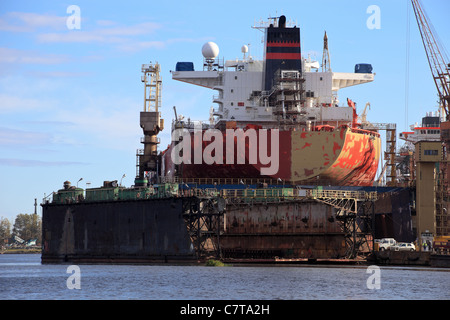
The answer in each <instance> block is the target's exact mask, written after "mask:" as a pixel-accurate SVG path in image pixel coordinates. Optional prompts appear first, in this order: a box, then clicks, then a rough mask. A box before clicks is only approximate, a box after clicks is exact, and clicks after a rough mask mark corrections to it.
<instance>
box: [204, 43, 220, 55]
mask: <svg viewBox="0 0 450 320" xmlns="http://www.w3.org/2000/svg"><path fill="white" fill-rule="evenodd" d="M202 54H203V57H205V59H215V58H216V57H217V56H218V55H219V47H218V46H217V44H215V43H214V42H207V43H205V44H204V45H203V47H202Z"/></svg>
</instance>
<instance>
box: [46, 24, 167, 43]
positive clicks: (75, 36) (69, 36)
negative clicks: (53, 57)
mask: <svg viewBox="0 0 450 320" xmlns="http://www.w3.org/2000/svg"><path fill="white" fill-rule="evenodd" d="M99 25H100V26H102V27H103V28H98V29H93V30H67V31H66V32H63V33H56V32H52V33H42V34H38V35H37V39H38V41H40V42H42V43H55V42H59V43H92V42H98V43H121V42H127V41H128V40H129V39H130V38H129V37H134V36H138V35H145V34H151V33H154V32H155V31H156V30H158V29H160V28H161V25H160V24H158V23H154V22H144V23H139V24H135V25H131V26H116V24H114V23H113V22H112V21H110V22H108V23H105V22H102V23H100V24H99ZM111 26H113V27H111Z"/></svg>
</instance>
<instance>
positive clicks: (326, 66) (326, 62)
mask: <svg viewBox="0 0 450 320" xmlns="http://www.w3.org/2000/svg"><path fill="white" fill-rule="evenodd" d="M330 62H331V61H330V52H329V51H328V37H327V32H326V31H325V36H324V37H323V55H322V72H329V71H331V65H330Z"/></svg>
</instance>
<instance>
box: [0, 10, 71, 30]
mask: <svg viewBox="0 0 450 320" xmlns="http://www.w3.org/2000/svg"><path fill="white" fill-rule="evenodd" d="M66 20H67V16H63V17H60V16H55V15H50V14H38V13H31V12H8V13H6V14H4V15H3V16H2V17H0V31H9V32H31V31H36V30H37V29H39V28H51V29H56V30H58V29H59V30H62V29H64V28H67V27H66Z"/></svg>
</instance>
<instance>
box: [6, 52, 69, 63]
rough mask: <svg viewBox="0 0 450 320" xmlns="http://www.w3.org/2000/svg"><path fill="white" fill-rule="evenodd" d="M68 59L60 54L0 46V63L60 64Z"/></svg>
mask: <svg viewBox="0 0 450 320" xmlns="http://www.w3.org/2000/svg"><path fill="white" fill-rule="evenodd" d="M67 61H69V58H68V56H66V55H62V54H45V53H38V52H35V51H30V50H18V49H11V48H0V63H6V64H12V63H21V64H22V63H23V64H60V63H64V62H67Z"/></svg>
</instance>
